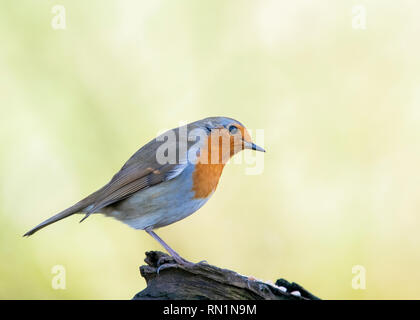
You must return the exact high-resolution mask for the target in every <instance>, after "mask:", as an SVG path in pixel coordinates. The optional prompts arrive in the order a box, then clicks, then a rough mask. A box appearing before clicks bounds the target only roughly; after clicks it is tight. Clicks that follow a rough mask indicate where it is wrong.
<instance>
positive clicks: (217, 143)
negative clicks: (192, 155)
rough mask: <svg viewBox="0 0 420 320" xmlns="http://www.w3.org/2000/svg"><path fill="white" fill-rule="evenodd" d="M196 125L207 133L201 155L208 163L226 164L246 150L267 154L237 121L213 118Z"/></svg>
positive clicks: (198, 122)
mask: <svg viewBox="0 0 420 320" xmlns="http://www.w3.org/2000/svg"><path fill="white" fill-rule="evenodd" d="M194 124H195V126H196V127H199V128H200V129H202V130H204V131H205V132H206V135H207V141H206V143H205V144H204V145H203V148H202V150H201V152H200V154H201V157H202V158H203V156H204V157H206V158H208V161H209V162H208V163H213V164H214V163H226V162H227V161H228V160H229V159H230V157H232V156H233V155H235V154H236V153H238V152H239V151H241V150H244V149H251V150H256V151H262V152H265V150H264V149H263V148H261V147H259V146H257V145H256V144H255V143H253V142H252V140H251V136H250V134H249V133H248V130H247V129H246V128H245V127H244V125H243V124H242V123H240V122H239V121H237V120H235V119H231V118H227V117H212V118H206V119H203V120H199V121H197V122H195V123H194Z"/></svg>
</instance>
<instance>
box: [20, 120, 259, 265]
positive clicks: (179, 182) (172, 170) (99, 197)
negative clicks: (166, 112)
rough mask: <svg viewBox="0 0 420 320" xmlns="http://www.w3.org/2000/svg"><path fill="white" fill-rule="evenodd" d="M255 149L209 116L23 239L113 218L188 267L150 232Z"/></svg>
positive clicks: (180, 214)
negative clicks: (77, 218) (69, 220)
mask: <svg viewBox="0 0 420 320" xmlns="http://www.w3.org/2000/svg"><path fill="white" fill-rule="evenodd" d="M244 149H252V150H257V151H264V152H265V150H264V149H263V148H261V147H259V146H257V145H255V144H254V143H253V142H252V141H251V138H250V135H249V133H248V131H247V130H246V128H245V127H244V126H243V125H242V124H241V123H240V122H239V121H236V120H234V119H231V118H226V117H212V118H206V119H203V120H199V121H196V122H192V123H189V124H187V125H185V126H181V127H178V128H175V129H172V130H169V131H167V132H165V133H163V134H162V135H160V136H158V137H157V138H155V139H153V140H152V141H150V142H149V143H147V144H146V145H145V146H143V147H142V148H141V149H140V150H138V151H137V152H136V153H135V154H134V155H133V156H132V157H131V158H130V159H129V160H128V161H127V162H126V163H125V164H124V166H123V167H122V168H121V170H120V171H119V172H117V174H115V175H114V176H113V178H112V179H111V181H110V182H108V184H106V185H105V186H104V187H102V188H100V189H99V190H98V191H96V192H94V193H92V194H91V195H89V196H88V197H86V198H84V199H83V200H81V201H79V202H78V203H76V204H75V205H73V206H71V207H70V208H68V209H66V210H64V211H62V212H60V213H58V214H56V215H55V216H53V217H51V218H49V219H47V220H45V221H44V222H42V223H41V224H39V225H38V226H36V227H35V228H33V229H32V230H30V231H28V232H27V233H26V234H25V235H24V236H30V235H31V234H33V233H35V232H36V231H38V230H40V229H42V228H44V227H46V226H48V225H50V224H52V223H54V222H56V221H59V220H61V219H64V218H66V217H68V216H71V215H73V214H76V213H81V214H85V217H84V218H83V219H82V220H81V221H83V220H84V219H86V218H87V217H89V216H90V215H91V214H92V213H102V214H105V215H106V216H111V217H114V218H115V219H117V220H120V221H122V222H124V223H126V224H128V225H129V226H131V227H133V228H135V229H141V230H145V231H146V232H147V233H148V234H150V235H151V236H152V237H153V238H154V239H156V240H157V241H158V242H159V243H160V244H161V245H162V246H163V247H164V248H165V249H166V250H167V251H168V252H169V253H170V254H171V255H172V257H173V258H174V259H175V261H176V262H177V263H180V264H189V263H190V262H188V261H187V260H185V259H183V258H181V256H180V255H179V254H178V253H176V252H175V251H174V250H173V249H172V248H171V247H169V246H168V245H167V244H166V243H165V242H164V241H163V240H162V239H161V238H160V237H159V236H158V235H157V234H156V233H155V232H154V230H155V229H157V228H160V227H164V226H167V225H169V224H172V223H174V222H177V221H179V220H181V219H184V218H186V217H187V216H189V215H191V214H192V213H194V212H195V211H197V210H198V209H199V208H201V207H202V206H203V205H204V204H205V203H206V202H207V200H209V198H210V197H211V196H212V195H213V193H214V191H215V190H216V187H217V184H218V182H219V179H220V176H221V174H222V171H223V168H224V166H225V164H226V162H227V161H228V160H229V159H230V158H231V157H232V156H233V155H234V154H236V153H237V152H239V151H241V150H244Z"/></svg>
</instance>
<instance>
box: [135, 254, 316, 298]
mask: <svg viewBox="0 0 420 320" xmlns="http://www.w3.org/2000/svg"><path fill="white" fill-rule="evenodd" d="M144 261H145V262H146V263H147V265H143V266H141V267H140V274H141V276H142V277H143V278H145V280H146V283H147V288H146V289H144V290H143V291H141V292H139V293H137V294H136V295H135V296H134V297H133V299H134V300H156V299H159V300H179V299H186V300H203V299H204V300H206V299H210V300H318V299H319V298H317V297H316V296H314V295H313V294H311V293H309V292H308V291H307V290H305V289H304V288H302V287H301V286H300V285H298V284H296V283H294V282H292V283H289V282H288V281H286V280H284V279H279V280H277V281H276V283H275V284H272V283H267V282H263V281H260V280H256V279H255V278H252V277H247V276H243V275H240V274H238V273H236V272H234V271H231V270H227V269H221V268H218V267H216V266H212V265H209V264H207V263H205V262H202V263H199V264H196V265H194V266H183V265H179V264H177V263H176V262H175V260H174V259H173V258H172V257H170V256H168V255H167V254H165V253H163V252H160V251H149V252H146V259H145V260H144Z"/></svg>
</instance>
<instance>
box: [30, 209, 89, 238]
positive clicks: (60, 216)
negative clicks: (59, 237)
mask: <svg viewBox="0 0 420 320" xmlns="http://www.w3.org/2000/svg"><path fill="white" fill-rule="evenodd" d="M83 202H84V201H80V202H78V203H76V204H75V205H74V206H71V207H70V208H67V209H66V210H64V211H61V212H60V213H58V214H56V215H55V216H52V217H51V218H49V219H47V220H45V221H44V222H41V223H40V224H39V225H37V226H36V227H35V228H33V229H31V230H29V231H28V232H26V233H25V234H24V235H23V236H24V237H28V236H30V235H32V234H34V233H35V232H37V231H38V230H41V229H42V228H44V227H46V226H48V225H50V224H52V223H54V222H57V221H60V220H61V219H64V218H67V217H69V216H71V215H73V214H75V213H78V212H82V211H83V210H84V209H85V208H86V203H83Z"/></svg>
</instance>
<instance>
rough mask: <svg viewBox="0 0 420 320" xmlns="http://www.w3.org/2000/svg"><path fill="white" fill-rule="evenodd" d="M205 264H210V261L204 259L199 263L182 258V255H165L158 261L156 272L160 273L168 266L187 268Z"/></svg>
mask: <svg viewBox="0 0 420 320" xmlns="http://www.w3.org/2000/svg"><path fill="white" fill-rule="evenodd" d="M174 262H175V263H174ZM203 264H208V263H207V261H206V260H202V261H200V262H197V263H194V262H190V261H188V260H186V259H184V258H182V257H181V256H163V257H161V258H160V259H159V260H158V262H157V265H158V268H157V269H156V273H157V274H159V272H160V271H162V270H164V269H166V268H171V267H176V266H178V265H180V266H183V267H186V268H193V267H195V266H201V265H203Z"/></svg>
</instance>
